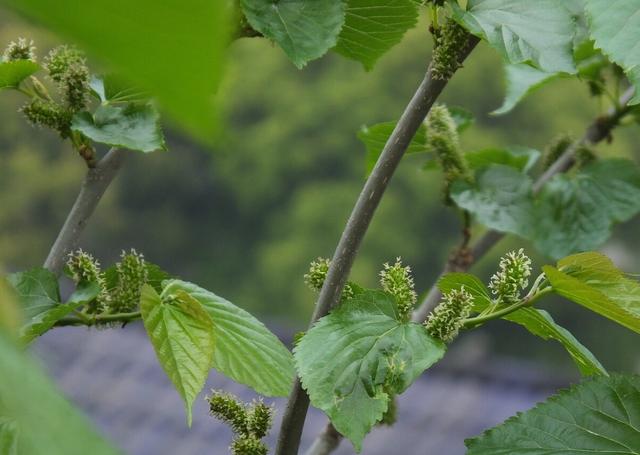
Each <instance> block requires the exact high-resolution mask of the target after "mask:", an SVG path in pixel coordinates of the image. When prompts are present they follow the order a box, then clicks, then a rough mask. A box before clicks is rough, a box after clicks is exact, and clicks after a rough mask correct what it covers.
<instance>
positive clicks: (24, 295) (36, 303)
mask: <svg viewBox="0 0 640 455" xmlns="http://www.w3.org/2000/svg"><path fill="white" fill-rule="evenodd" d="M7 281H8V282H9V283H10V284H11V286H13V288H14V289H15V291H16V294H17V296H18V299H19V301H20V305H21V307H22V311H23V313H24V316H25V318H27V319H31V318H33V317H37V316H38V315H39V314H41V313H44V312H46V311H48V310H50V309H52V308H54V307H55V306H57V305H58V304H59V303H60V289H59V287H58V280H57V278H56V276H55V275H54V274H53V273H52V272H50V271H49V270H47V269H45V268H42V267H36V268H34V269H31V270H27V271H24V272H17V273H12V274H10V275H8V276H7Z"/></svg>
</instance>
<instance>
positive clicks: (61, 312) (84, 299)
mask: <svg viewBox="0 0 640 455" xmlns="http://www.w3.org/2000/svg"><path fill="white" fill-rule="evenodd" d="M99 293H100V285H99V284H98V283H96V282H90V283H82V284H80V285H79V286H78V288H77V289H76V290H75V291H74V292H73V294H71V296H70V297H69V301H68V302H67V303H65V304H60V305H56V306H54V307H53V308H50V309H48V310H46V311H43V312H41V313H38V314H37V315H35V316H33V317H31V318H30V319H29V320H28V321H27V323H26V324H25V325H23V326H22V328H21V329H20V338H21V339H22V341H24V342H25V343H30V342H31V341H33V340H34V339H35V338H37V337H39V336H40V335H42V334H43V333H45V332H47V331H48V330H50V329H51V328H52V327H53V326H54V325H55V323H56V322H58V321H59V320H60V319H62V318H63V317H65V316H67V315H68V314H69V313H71V312H72V311H73V310H75V309H76V308H78V307H80V306H82V305H85V304H87V303H89V302H91V301H92V300H94V299H95V298H96V297H97V296H98V294H99Z"/></svg>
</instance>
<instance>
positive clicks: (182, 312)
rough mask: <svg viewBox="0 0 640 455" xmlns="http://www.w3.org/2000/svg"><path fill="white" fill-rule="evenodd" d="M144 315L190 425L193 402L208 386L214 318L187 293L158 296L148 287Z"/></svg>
mask: <svg viewBox="0 0 640 455" xmlns="http://www.w3.org/2000/svg"><path fill="white" fill-rule="evenodd" d="M140 312H141V313H142V321H143V322H144V327H145V329H146V330H147V334H148V335H149V339H150V340H151V344H152V345H153V348H154V350H155V351H156V355H157V356H158V360H159V361H160V365H162V368H163V369H164V371H165V372H166V373H167V375H168V376H169V379H171V382H173V384H174V385H175V387H176V389H177V390H178V393H179V394H180V396H181V397H182V399H183V400H184V404H185V409H186V412H187V423H188V425H189V426H190V425H191V407H192V405H193V400H195V398H196V396H197V395H198V394H199V393H200V391H201V390H202V387H204V383H205V381H206V379H207V376H208V374H209V369H210V368H211V360H212V358H213V351H214V341H215V333H214V328H213V322H212V321H211V317H210V316H209V313H207V312H206V311H205V310H204V308H202V305H200V302H198V301H197V300H195V299H193V298H192V297H191V296H190V295H189V294H187V293H186V292H174V293H172V294H171V295H167V294H166V293H164V292H163V293H162V295H158V293H157V292H156V291H155V290H154V289H153V288H152V287H151V286H149V285H148V284H145V285H144V286H143V287H142V295H141V297H140Z"/></svg>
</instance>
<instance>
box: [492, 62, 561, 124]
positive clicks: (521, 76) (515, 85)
mask: <svg viewBox="0 0 640 455" xmlns="http://www.w3.org/2000/svg"><path fill="white" fill-rule="evenodd" d="M504 69H505V78H506V81H507V93H506V95H505V97H504V101H503V102H502V106H500V107H499V108H498V109H496V110H495V111H493V112H492V114H493V115H503V114H506V113H508V112H511V110H512V109H513V108H514V107H516V105H517V104H518V103H519V102H520V101H521V100H522V99H523V98H524V97H526V96H527V95H529V94H530V93H531V92H533V91H535V90H537V89H538V88H540V87H542V86H543V85H545V84H547V83H548V82H551V81H552V80H554V79H557V78H558V77H559V76H560V73H557V72H548V71H543V70H541V69H538V68H534V67H533V66H531V65H527V64H526V63H518V64H505V67H504Z"/></svg>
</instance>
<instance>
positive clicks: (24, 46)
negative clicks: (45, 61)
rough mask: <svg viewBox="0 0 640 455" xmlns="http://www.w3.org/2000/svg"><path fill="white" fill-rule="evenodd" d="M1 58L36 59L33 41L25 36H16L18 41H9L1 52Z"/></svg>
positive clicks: (6, 60)
mask: <svg viewBox="0 0 640 455" xmlns="http://www.w3.org/2000/svg"><path fill="white" fill-rule="evenodd" d="M2 60H3V61H5V62H13V61H16V60H31V61H32V62H35V61H36V48H35V46H34V45H33V41H32V40H29V41H27V40H26V39H25V38H18V41H11V42H10V43H9V45H8V46H7V47H6V48H5V50H4V52H3V53H2Z"/></svg>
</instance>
